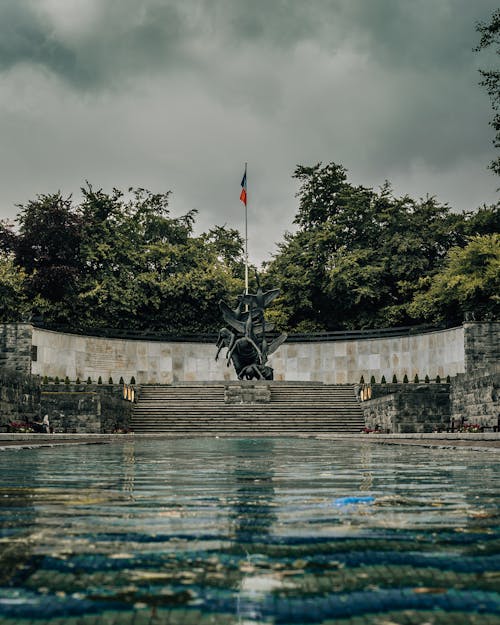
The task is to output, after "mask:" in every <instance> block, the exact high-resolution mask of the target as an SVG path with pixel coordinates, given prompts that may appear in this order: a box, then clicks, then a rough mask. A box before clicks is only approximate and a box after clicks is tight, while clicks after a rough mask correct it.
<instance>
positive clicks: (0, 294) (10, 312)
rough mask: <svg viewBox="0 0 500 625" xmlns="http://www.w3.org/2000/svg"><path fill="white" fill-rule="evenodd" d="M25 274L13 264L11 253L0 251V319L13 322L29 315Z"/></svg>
mask: <svg viewBox="0 0 500 625" xmlns="http://www.w3.org/2000/svg"><path fill="white" fill-rule="evenodd" d="M25 280H26V274H25V272H24V270H22V269H19V268H18V267H16V266H15V264H14V259H13V257H12V256H11V255H7V254H5V253H2V252H0V321H1V322H15V321H20V320H22V319H25V318H26V317H27V316H28V315H29V311H30V307H29V303H28V298H27V297H26V293H25Z"/></svg>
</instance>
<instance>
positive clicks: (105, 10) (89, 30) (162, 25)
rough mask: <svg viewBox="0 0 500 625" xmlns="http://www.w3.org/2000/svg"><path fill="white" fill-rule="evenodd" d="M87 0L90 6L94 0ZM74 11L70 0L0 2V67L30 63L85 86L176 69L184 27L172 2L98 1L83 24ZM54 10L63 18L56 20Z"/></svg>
mask: <svg viewBox="0 0 500 625" xmlns="http://www.w3.org/2000/svg"><path fill="white" fill-rule="evenodd" d="M88 2H89V6H90V5H92V4H93V3H94V0H88ZM80 6H81V7H83V5H82V4H80ZM78 9H79V5H78V4H77V5H76V6H72V2H71V0H70V1H69V2H67V3H66V7H64V3H63V2H61V3H60V5H58V4H57V3H56V2H52V3H51V2H44V0H37V1H36V2H29V1H24V2H23V1H22V0H20V1H19V2H11V1H10V0H3V2H2V3H1V4H0V68H1V69H4V70H5V69H10V68H13V67H15V66H16V65H19V64H23V63H24V64H33V65H36V66H41V67H44V68H46V69H47V70H49V71H51V72H53V73H54V74H56V75H57V76H59V77H60V78H62V79H63V80H65V81H67V82H68V83H70V84H71V85H72V86H73V87H76V88H85V89H87V88H99V87H109V86H110V85H111V86H118V85H119V84H120V81H121V80H122V79H124V78H127V77H129V76H132V77H133V76H134V75H136V74H141V73H143V72H145V71H155V70H157V69H158V68H168V67H172V66H173V65H175V66H176V67H177V64H178V62H179V61H180V60H182V52H181V47H182V46H181V42H182V38H183V35H184V34H185V31H186V26H185V25H184V24H183V20H182V16H181V15H180V13H179V12H178V11H177V9H176V7H175V3H168V2H162V1H160V0H149V1H147V2H145V3H142V4H141V5H138V3H137V2H135V1H134V2H131V1H130V0H120V2H113V1H108V0H103V1H102V2H99V3H96V4H95V6H94V10H93V16H92V19H91V20H88V21H87V22H86V23H84V24H83V25H80V24H79V14H78ZM58 11H61V12H62V14H63V15H64V14H65V13H66V19H63V20H61V19H59V18H58ZM69 12H73V15H72V16H71V15H70V13H69Z"/></svg>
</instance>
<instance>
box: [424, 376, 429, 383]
mask: <svg viewBox="0 0 500 625" xmlns="http://www.w3.org/2000/svg"><path fill="white" fill-rule="evenodd" d="M424 382H425V383H426V384H429V382H430V379H429V376H428V375H426V376H425V378H424Z"/></svg>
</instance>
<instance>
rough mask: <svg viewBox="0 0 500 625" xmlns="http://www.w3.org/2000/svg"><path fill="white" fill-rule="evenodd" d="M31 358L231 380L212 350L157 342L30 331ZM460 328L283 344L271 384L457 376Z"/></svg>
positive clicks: (141, 374) (82, 369)
mask: <svg viewBox="0 0 500 625" xmlns="http://www.w3.org/2000/svg"><path fill="white" fill-rule="evenodd" d="M32 344H33V346H35V347H36V350H35V351H36V354H37V359H36V361H34V362H33V363H32V373H33V374H40V375H47V376H52V377H55V376H58V377H59V378H65V377H66V376H68V377H69V378H70V379H71V380H75V379H76V378H77V377H79V378H80V379H81V380H82V381H84V380H86V379H87V378H88V377H89V376H90V377H91V378H92V380H94V381H95V380H97V378H98V377H99V376H101V377H102V379H103V382H105V383H106V382H107V381H108V379H109V377H110V376H111V377H112V378H113V380H114V381H115V382H117V381H118V380H119V378H120V376H122V377H123V378H124V380H125V381H126V382H128V381H129V380H130V378H131V377H132V376H134V377H135V379H136V381H137V383H138V384H141V383H161V384H169V383H171V382H193V381H214V380H234V379H235V378H236V376H235V374H234V371H233V369H232V367H230V368H228V367H226V364H225V361H224V360H223V359H221V360H220V361H219V362H215V361H214V356H215V352H216V349H215V345H210V344H206V343H163V342H156V341H142V340H124V339H109V338H100V337H99V338H97V337H91V336H79V335H74V334H65V333H61V332H52V331H49V330H42V329H40V328H33V337H32ZM464 352H465V350H464V328H463V327H458V328H452V329H450V330H440V331H436V332H428V333H425V334H416V335H413V336H402V337H394V336H392V337H387V338H375V339H357V340H338V341H325V342H322V343H288V344H287V343H285V344H284V345H282V346H281V347H280V348H279V349H278V351H277V352H276V353H275V354H274V355H273V356H272V358H271V363H270V364H271V365H272V366H273V367H274V370H275V379H276V380H304V381H308V380H315V381H322V382H325V383H329V384H331V383H335V384H345V383H353V384H355V383H357V382H359V380H360V377H361V375H363V376H364V378H365V381H367V382H368V381H369V380H370V378H371V376H372V375H374V376H375V378H376V381H377V382H379V381H380V378H381V376H382V375H385V377H386V380H387V382H390V381H391V380H392V376H393V374H396V376H397V378H398V380H399V381H401V380H402V379H403V376H404V375H405V374H406V375H408V378H409V379H410V380H413V378H414V376H415V374H418V375H419V377H420V378H421V379H423V378H424V376H425V375H428V376H429V377H430V378H434V377H435V376H436V375H437V374H439V375H440V376H441V377H442V378H443V377H445V376H447V375H450V376H454V375H456V374H457V373H463V372H464V370H465V369H464V367H465V364H464V363H465V353H464Z"/></svg>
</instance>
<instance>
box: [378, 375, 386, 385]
mask: <svg viewBox="0 0 500 625" xmlns="http://www.w3.org/2000/svg"><path fill="white" fill-rule="evenodd" d="M380 384H387V381H386V379H385V375H383V376H382V379H381V380H380Z"/></svg>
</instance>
